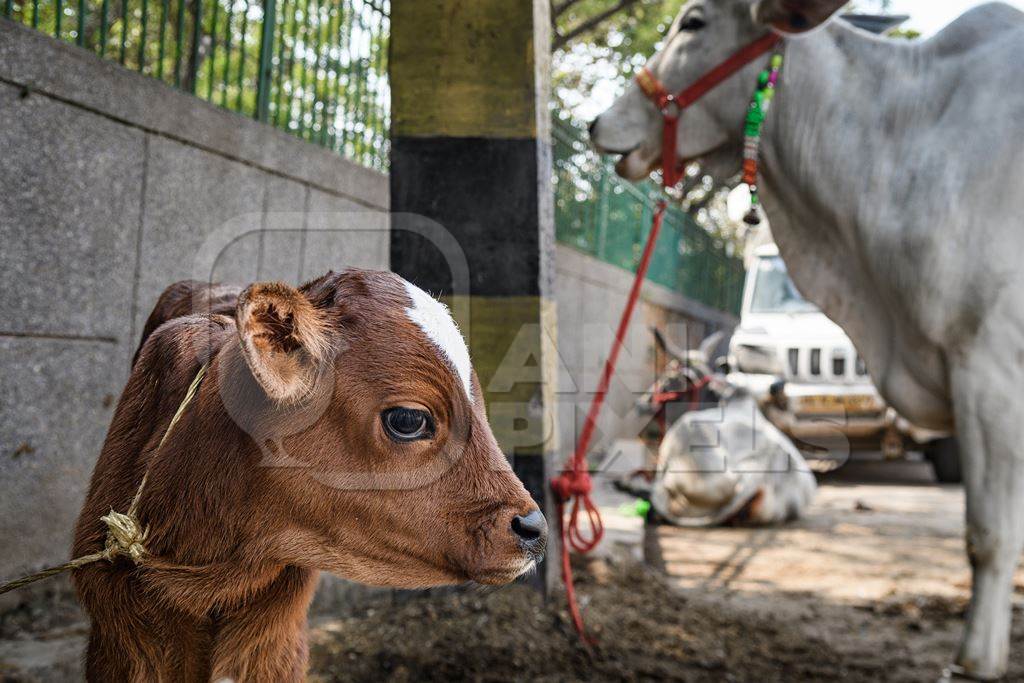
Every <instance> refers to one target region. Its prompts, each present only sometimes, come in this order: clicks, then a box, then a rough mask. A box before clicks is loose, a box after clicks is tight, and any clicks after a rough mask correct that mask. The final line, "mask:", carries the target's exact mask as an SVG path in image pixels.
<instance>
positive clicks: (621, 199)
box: [554, 122, 744, 313]
mask: <svg viewBox="0 0 1024 683" xmlns="http://www.w3.org/2000/svg"><path fill="white" fill-rule="evenodd" d="M554 160H555V163H554V178H555V232H556V236H557V238H558V241H559V242H562V243H563V244H568V245H570V246H572V247H575V248H577V249H579V250H581V251H584V252H586V253H588V254H590V255H592V256H596V257H597V258H599V259H601V260H602V261H606V262H608V263H612V264H615V265H617V266H619V267H621V268H625V269H626V270H629V271H630V272H636V267H637V265H638V264H639V262H640V254H641V252H642V251H643V247H644V243H645V241H646V239H647V235H648V234H649V232H650V229H651V216H652V214H653V212H654V209H655V208H656V205H657V201H658V198H659V197H660V190H659V189H658V187H657V186H655V185H654V184H652V183H649V182H648V183H643V184H640V185H634V184H632V183H629V182H625V181H623V180H621V179H620V178H619V177H618V176H617V175H615V171H614V169H613V168H612V167H611V165H610V164H609V163H607V162H606V161H604V160H603V159H601V158H600V157H599V156H598V155H596V154H595V153H594V152H593V151H592V150H591V149H590V147H589V145H587V144H586V143H585V142H584V141H583V139H582V136H581V134H580V133H579V131H577V130H576V129H575V128H573V127H572V126H570V125H568V124H565V123H563V122H556V124H555V127H554ZM743 275H744V272H743V262H742V260H741V259H739V258H737V257H735V256H733V255H731V254H730V253H729V250H728V248H727V246H726V245H725V244H724V243H723V242H722V241H721V240H718V239H716V238H714V237H713V236H712V235H710V234H708V232H707V231H706V230H704V229H703V228H701V227H700V226H699V225H697V224H696V223H695V222H694V221H693V219H692V218H690V217H689V216H688V215H687V214H686V213H685V212H683V211H682V210H680V209H679V208H677V207H675V206H671V207H669V209H668V211H667V212H666V214H665V221H664V223H663V226H662V232H661V235H660V236H659V237H658V244H657V248H656V250H655V252H654V256H653V257H652V259H651V265H650V269H649V270H648V273H647V278H648V279H649V280H652V281H654V282H657V283H659V284H662V285H665V286H666V287H669V288H671V289H673V290H675V291H678V292H681V293H682V294H684V295H685V296H687V297H689V298H691V299H694V300H696V301H700V302H701V303H704V304H707V305H709V306H712V307H714V308H718V309H721V310H724V311H728V312H730V313H739V308H740V298H741V296H742V290H743Z"/></svg>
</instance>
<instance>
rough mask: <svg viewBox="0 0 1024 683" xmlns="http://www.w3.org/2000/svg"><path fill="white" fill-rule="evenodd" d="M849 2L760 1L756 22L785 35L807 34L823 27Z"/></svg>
mask: <svg viewBox="0 0 1024 683" xmlns="http://www.w3.org/2000/svg"><path fill="white" fill-rule="evenodd" d="M846 2H847V0H758V1H757V2H756V3H754V6H753V9H752V11H753V13H754V21H756V22H757V23H759V24H764V25H766V26H771V27H772V28H773V29H775V30H776V31H781V32H783V33H806V32H807V31H810V30H811V29H813V28H817V27H818V26H821V25H822V24H824V23H825V22H826V21H828V18H829V17H831V16H832V15H833V14H835V13H836V12H837V11H839V9H840V8H841V7H842V6H843V5H845V4H846Z"/></svg>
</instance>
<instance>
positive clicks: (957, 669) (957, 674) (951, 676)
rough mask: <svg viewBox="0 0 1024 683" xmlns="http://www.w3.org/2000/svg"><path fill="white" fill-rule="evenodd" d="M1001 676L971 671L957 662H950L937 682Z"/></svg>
mask: <svg viewBox="0 0 1024 683" xmlns="http://www.w3.org/2000/svg"><path fill="white" fill-rule="evenodd" d="M1001 679H1002V676H983V675H978V674H976V673H972V672H970V671H968V670H967V669H965V668H964V667H962V666H960V665H959V664H950V665H949V666H947V667H946V668H945V669H943V671H942V676H941V677H940V678H939V681H938V683H953V682H955V681H998V680H1001Z"/></svg>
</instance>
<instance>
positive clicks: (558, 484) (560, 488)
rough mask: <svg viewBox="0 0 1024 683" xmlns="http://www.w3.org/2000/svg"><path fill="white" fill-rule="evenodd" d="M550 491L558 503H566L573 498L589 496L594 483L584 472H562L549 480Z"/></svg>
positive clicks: (587, 473)
mask: <svg viewBox="0 0 1024 683" xmlns="http://www.w3.org/2000/svg"><path fill="white" fill-rule="evenodd" d="M551 490H552V492H554V494H555V497H556V498H558V501H559V502H561V503H567V502H569V501H570V500H571V499H572V498H573V497H574V496H589V495H590V492H591V491H593V490H594V482H593V480H592V479H591V478H590V473H589V472H587V471H586V470H564V471H563V472H562V473H561V474H560V475H558V476H557V477H555V478H553V479H552V480H551Z"/></svg>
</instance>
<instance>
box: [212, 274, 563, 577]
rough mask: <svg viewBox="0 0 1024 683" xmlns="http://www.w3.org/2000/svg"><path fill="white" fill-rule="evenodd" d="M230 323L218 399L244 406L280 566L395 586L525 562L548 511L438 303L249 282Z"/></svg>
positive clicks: (377, 279) (401, 292) (347, 288)
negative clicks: (494, 424) (508, 452)
mask: <svg viewBox="0 0 1024 683" xmlns="http://www.w3.org/2000/svg"><path fill="white" fill-rule="evenodd" d="M236 321H237V327H238V334H239V337H240V340H241V344H240V345H239V344H236V345H233V348H232V349H227V353H228V354H229V356H228V357H227V358H226V359H225V360H227V362H226V363H223V365H226V366H228V367H229V368H231V369H230V370H229V372H232V373H233V375H234V376H233V378H232V379H230V380H229V381H227V382H224V383H222V384H225V385H227V386H228V387H229V388H227V389H226V388H225V386H222V387H221V393H222V394H226V396H225V404H226V405H229V404H230V405H235V406H237V405H242V404H243V403H244V404H245V405H247V406H249V408H247V409H246V411H245V412H246V415H245V417H244V420H245V422H246V423H247V424H246V425H244V426H245V429H246V431H248V432H250V434H252V436H253V439H254V441H256V442H257V443H260V444H261V446H262V456H261V457H262V464H261V466H260V467H258V468H257V470H256V473H255V475H254V476H255V477H256V478H257V479H258V482H257V484H256V485H255V488H254V490H257V491H259V492H260V495H261V496H262V497H263V500H261V501H260V502H261V506H265V507H266V508H267V509H269V510H270V512H269V513H263V512H261V514H265V516H267V517H268V518H272V519H273V520H287V522H286V524H285V525H284V526H283V527H282V528H281V529H280V530H279V531H277V532H275V533H277V535H278V536H279V539H278V540H277V541H274V542H273V543H272V548H271V551H270V552H272V553H278V554H279V556H280V557H279V559H280V560H281V561H283V562H295V563H300V564H306V565H308V564H313V565H314V566H316V567H317V568H320V569H324V570H328V571H332V572H334V573H337V574H339V575H341V576H344V577H346V578H350V579H353V580H357V581H361V582H364V583H369V584H375V585H390V586H402V587H424V586H430V585H439V584H446V583H456V582H462V581H466V580H475V581H478V582H481V583H504V582H508V581H511V580H512V579H514V578H515V577H516V576H518V575H520V574H522V573H523V572H525V571H527V570H528V569H530V568H531V567H533V566H534V565H535V563H536V562H537V561H538V559H539V558H540V556H541V555H542V553H543V552H544V547H545V542H546V536H547V527H546V523H545V521H544V517H543V515H542V514H541V512H540V511H539V510H538V508H537V505H536V504H535V503H534V502H533V500H532V499H531V498H530V496H529V494H528V493H527V492H526V490H525V489H524V487H523V485H522V484H521V483H520V481H519V480H518V479H517V478H516V476H515V475H514V474H513V472H512V469H511V468H510V467H509V464H508V462H507V461H506V458H505V456H504V454H503V453H502V452H501V450H500V449H499V448H498V444H497V443H496V441H495V439H494V436H493V435H492V433H491V429H490V426H489V425H488V422H487V417H486V414H485V412H484V400H483V395H482V394H481V390H480V386H479V384H478V381H477V378H476V375H475V373H474V371H473V368H472V365H471V364H470V356H469V352H468V350H467V347H466V343H465V341H464V340H463V337H462V335H461V333H460V332H459V329H458V328H457V327H456V324H455V322H454V321H453V320H452V317H451V315H450V314H449V311H448V309H447V308H446V307H445V306H444V305H442V304H441V303H440V302H438V301H437V300H436V299H434V298H433V297H431V296H430V295H428V294H427V293H425V292H424V291H422V290H421V289H419V288H418V287H416V286H414V285H412V284H410V283H408V282H406V281H405V280H403V279H402V278H400V277H398V276H396V275H394V274H391V273H386V272H374V271H347V272H345V273H342V274H329V275H327V276H324V277H323V278H320V279H318V280H315V281H313V282H310V283H308V284H306V285H304V286H302V287H301V288H293V287H290V286H288V285H285V284H281V283H260V284H255V285H252V286H251V287H249V288H248V289H247V290H246V291H245V292H243V293H242V295H241V296H240V297H239V300H238V306H237V312H236ZM228 346H232V345H228ZM222 353H223V352H222ZM232 359H234V360H232ZM243 361H244V362H243ZM246 386H248V389H245V387H246ZM232 387H233V388H232ZM254 395H255V398H253V396H254ZM244 396H249V398H248V399H244V398H243V397H244ZM230 405H229V411H231V410H232V408H231V407H230ZM235 412H238V413H240V412H241V411H240V410H238V409H235ZM236 421H238V416H236ZM296 425H299V426H300V428H297V427H296ZM273 523H274V524H276V523H277V522H276V521H275V522H273Z"/></svg>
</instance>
